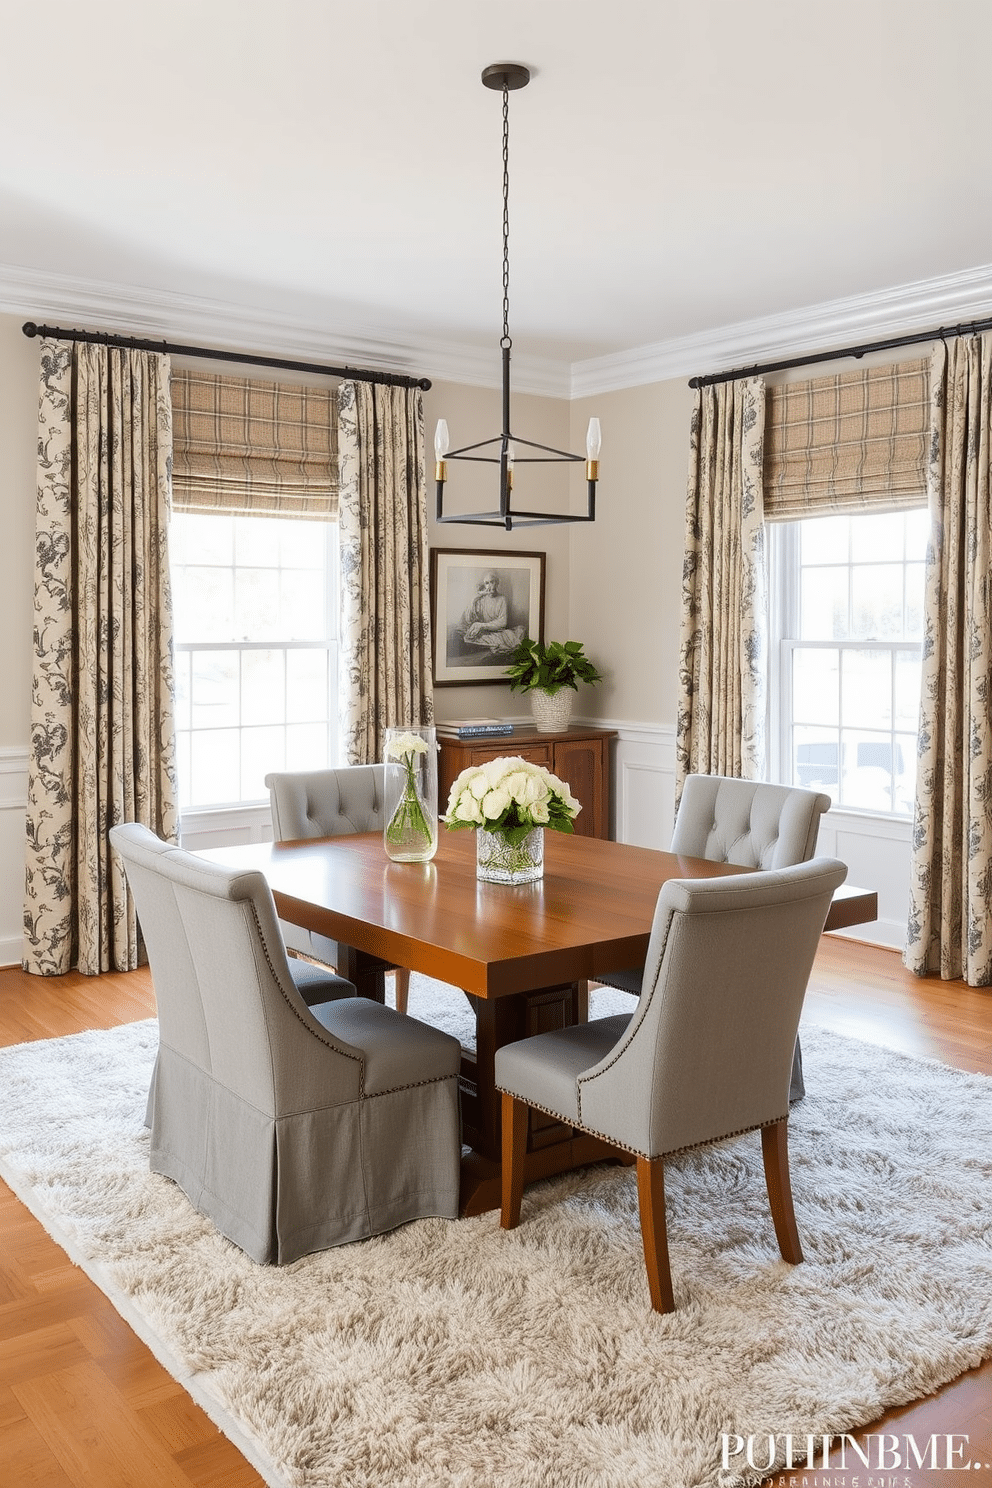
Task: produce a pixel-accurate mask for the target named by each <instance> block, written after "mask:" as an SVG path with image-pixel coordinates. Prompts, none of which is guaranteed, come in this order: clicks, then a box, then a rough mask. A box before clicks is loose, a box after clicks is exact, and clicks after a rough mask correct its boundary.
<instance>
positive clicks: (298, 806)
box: [265, 765, 410, 1013]
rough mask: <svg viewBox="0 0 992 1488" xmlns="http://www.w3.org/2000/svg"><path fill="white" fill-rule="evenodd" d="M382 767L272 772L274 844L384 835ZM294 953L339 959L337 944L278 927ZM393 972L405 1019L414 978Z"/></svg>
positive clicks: (291, 927) (333, 962)
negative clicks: (379, 833) (380, 832)
mask: <svg viewBox="0 0 992 1488" xmlns="http://www.w3.org/2000/svg"><path fill="white" fill-rule="evenodd" d="M384 778H385V766H384V765H344V766H342V768H341V769H338V770H273V771H272V772H271V773H270V774H268V775H266V777H265V784H266V785H267V786H268V788H269V803H270V805H271V808H272V834H273V836H274V838H275V840H276V842H299V841H302V840H303V839H305V838H308V837H345V836H348V835H350V834H352V833H355V832H378V831H381V830H382V827H383V819H382V810H383V808H382V799H383V782H384ZM280 929H281V930H282V934H283V940H284V941H285V943H286V945H287V947H288V948H289V950H290V951H294V952H296V954H297V955H300V956H313V957H314V958H315V959H316V960H317V961H321V962H323V963H324V964H325V965H328V966H337V965H338V962H339V959H340V950H339V947H338V942H337V941H335V940H330V939H329V938H328V937H327V936H326V935H317V934H315V933H312V932H311V931H309V930H304V929H302V928H301V927H300V926H299V925H290V924H287V923H286V922H285V921H280ZM391 969H392V970H393V972H394V988H395V994H396V1010H397V1012H400V1013H405V1012H406V1010H407V1004H408V1001H409V996H410V973H409V971H407V970H406V969H405V968H404V967H402V966H397V967H393V968H391Z"/></svg>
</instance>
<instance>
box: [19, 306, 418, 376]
mask: <svg viewBox="0 0 992 1488" xmlns="http://www.w3.org/2000/svg"><path fill="white" fill-rule="evenodd" d="M21 330H22V331H23V332H24V334H25V336H32V337H33V336H51V337H52V338H53V339H54V340H56V341H90V342H93V343H95V344H96V345H98V346H124V347H127V348H129V349H130V350H132V351H158V352H161V353H163V354H168V353H171V354H172V355H173V356H189V357H206V358H207V359H208V360H210V361H215V362H247V363H249V364H250V365H251V366H253V367H284V368H286V369H287V370H288V371H292V372H314V373H318V374H320V375H321V376H324V377H346V378H349V379H350V380H351V381H353V382H375V383H381V384H383V385H384V386H385V387H415V388H420V389H421V391H422V392H425V393H426V392H427V391H428V390H429V388H430V385H431V383H430V378H428V377H407V376H405V375H404V374H403V373H402V372H368V371H361V370H360V369H357V368H355V367H322V366H321V365H320V364H319V363H318V362H291V361H287V360H286V358H285V357H264V356H249V355H248V353H247V352H243V351H212V350H211V349H210V348H209V347H207V346H175V345H173V344H172V342H170V341H143V340H141V338H140V337H138V336H113V335H111V334H110V333H109V332H108V331H67V330H64V329H63V328H62V327H61V326H46V325H41V326H40V325H35V323H34V321H33V320H28V321H25V323H24V325H23V326H22V327H21Z"/></svg>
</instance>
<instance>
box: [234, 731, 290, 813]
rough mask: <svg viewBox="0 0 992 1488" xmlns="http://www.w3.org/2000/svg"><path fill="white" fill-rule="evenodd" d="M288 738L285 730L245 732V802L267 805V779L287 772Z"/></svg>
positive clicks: (243, 764)
mask: <svg viewBox="0 0 992 1488" xmlns="http://www.w3.org/2000/svg"><path fill="white" fill-rule="evenodd" d="M285 759H286V735H285V730H284V729H283V728H281V727H280V728H246V729H242V730H241V791H240V796H241V800H242V801H267V800H268V799H269V792H268V789H267V787H266V784H265V777H266V775H267V774H268V772H269V771H270V770H284V769H285V768H286V766H285Z"/></svg>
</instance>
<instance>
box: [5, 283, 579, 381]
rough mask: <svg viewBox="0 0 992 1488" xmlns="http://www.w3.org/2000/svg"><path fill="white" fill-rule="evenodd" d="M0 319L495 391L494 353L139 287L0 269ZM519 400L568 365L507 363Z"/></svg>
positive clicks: (529, 360)
mask: <svg viewBox="0 0 992 1488" xmlns="http://www.w3.org/2000/svg"><path fill="white" fill-rule="evenodd" d="M0 312H4V313H7V314H10V315H23V316H24V317H25V319H27V320H34V321H37V322H38V323H39V324H41V323H43V322H44V321H59V320H62V321H65V320H70V321H74V322H75V323H76V324H77V325H80V326H82V327H83V328H85V329H93V330H100V331H110V332H112V333H114V334H116V335H123V336H141V337H144V338H146V339H149V340H157V339H158V338H161V339H162V340H168V341H183V340H185V341H188V342H190V343H191V344H200V343H203V344H205V345H207V346H209V347H210V348H211V349H213V348H215V347H216V349H217V350H218V351H257V352H259V353H260V354H262V355H266V356H282V357H287V358H290V359H293V360H299V361H314V362H330V363H333V364H338V365H344V366H351V367H367V368H370V369H372V370H379V369H381V370H383V371H386V372H405V373H408V374H410V375H411V376H416V377H430V378H432V379H437V380H442V381H446V382H458V383H466V384H468V385H470V386H474V387H491V388H498V387H499V385H500V376H501V363H500V358H499V354H498V346H497V344H496V342H495V340H494V342H493V345H492V346H472V345H468V344H466V343H460V342H454V341H450V342H449V341H441V340H434V339H432V338H429V337H423V336H414V335H405V334H403V333H399V334H395V333H393V332H390V331H384V330H383V329H381V328H379V327H370V326H365V327H357V326H356V327H350V328H344V329H343V328H341V327H339V326H330V325H320V324H315V323H314V322H313V321H302V320H300V319H298V318H295V317H293V316H290V315H288V314H281V313H280V312H278V311H271V310H261V309H259V308H257V307H256V306H248V305H239V304H236V303H233V302H229V301H225V300H210V299H205V298H201V297H198V296H196V295H185V294H177V293H175V292H173V291H171V290H161V289H150V288H147V287H145V286H140V285H124V284H111V283H107V282H104V281H101V280H95V279H74V278H70V277H67V276H65V275H61V274H51V273H47V272H46V271H44V270H41V269H29V268H24V267H21V266H18V265H13V264H0ZM513 373H514V385H515V387H516V389H517V390H518V391H519V392H522V393H537V394H539V395H541V396H543V397H549V398H567V397H568V393H569V381H570V369H569V365H568V363H567V362H564V361H555V360H553V359H551V358H548V357H527V356H526V355H515V356H514V359H513Z"/></svg>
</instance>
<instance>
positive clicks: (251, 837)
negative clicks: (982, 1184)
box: [174, 512, 340, 848]
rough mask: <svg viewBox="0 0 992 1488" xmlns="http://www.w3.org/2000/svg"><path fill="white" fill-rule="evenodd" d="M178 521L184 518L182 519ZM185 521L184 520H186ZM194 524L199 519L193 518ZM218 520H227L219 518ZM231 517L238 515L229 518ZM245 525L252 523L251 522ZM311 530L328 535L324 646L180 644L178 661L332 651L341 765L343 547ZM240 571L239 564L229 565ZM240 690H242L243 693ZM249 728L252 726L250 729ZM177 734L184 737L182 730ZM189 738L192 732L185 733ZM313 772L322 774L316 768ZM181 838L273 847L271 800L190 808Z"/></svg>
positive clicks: (334, 736)
mask: <svg viewBox="0 0 992 1488" xmlns="http://www.w3.org/2000/svg"><path fill="white" fill-rule="evenodd" d="M176 515H179V513H177V514H176ZM184 515H185V514H184ZM188 515H189V516H190V517H191V518H192V517H193V516H194V515H195V514H193V513H190V514H188ZM216 515H224V513H221V512H218V513H216ZM227 515H234V514H232V513H228V514H227ZM246 520H248V521H251V520H252V518H251V517H250V516H248V517H246ZM308 525H309V526H311V527H313V528H315V529H316V530H318V531H320V532H321V533H322V535H323V538H324V541H325V544H326V549H325V567H324V572H325V576H326V585H325V593H324V601H325V618H324V624H325V636H324V639H322V640H286V639H282V638H278V637H273V638H269V639H265V640H259V641H248V640H243V641H239V640H232V641H222V640H213V641H211V640H206V641H179V640H176V641H175V643H174V649H175V652H176V655H177V656H178V655H179V654H180V653H186V654H189V655H192V654H194V653H196V652H203V651H228V652H230V651H234V652H238V653H239V654H240V653H245V652H251V651H281V652H283V653H284V654H285V653H287V652H289V651H303V650H316V651H323V650H326V651H327V699H328V708H327V728H328V759H327V764H328V765H334V764H336V763H337V762H338V755H339V752H340V727H339V716H338V709H337V698H338V671H339V653H340V626H339V614H340V545H339V529H338V524H337V523H336V522H319V523H318V522H313V521H311V522H309V523H308ZM229 566H231V567H237V565H236V564H232V565H229ZM239 690H240V689H239ZM229 727H230V728H231V730H232V732H233V731H237V732H239V733H240V732H241V730H242V728H244V727H245V725H243V724H242V723H240V722H239V723H237V724H231V725H229ZM248 727H250V725H248ZM177 732H180V731H179V730H178V729H177ZM184 732H188V731H184ZM314 768H319V765H317V764H316V763H315V765H314ZM180 833H181V838H182V841H183V843H184V845H186V846H189V847H192V848H201V847H209V846H212V845H222V844H224V843H233V842H246V841H247V842H260V841H269V840H271V837H272V830H271V818H270V808H269V802H268V799H267V797H258V798H257V799H254V800H241V799H236V800H231V801H218V802H214V803H209V804H199V805H186V806H183V807H182V808H181V811H180Z"/></svg>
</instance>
